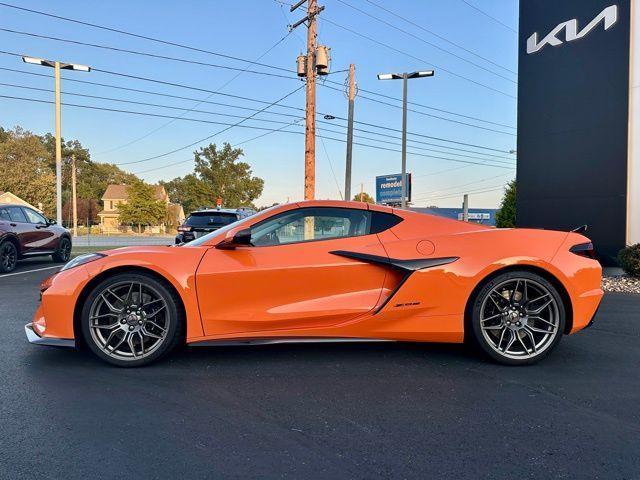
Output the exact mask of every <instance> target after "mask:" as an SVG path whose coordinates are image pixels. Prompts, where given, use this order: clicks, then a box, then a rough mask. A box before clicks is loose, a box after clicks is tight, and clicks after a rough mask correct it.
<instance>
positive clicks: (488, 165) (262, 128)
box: [0, 95, 514, 170]
mask: <svg viewBox="0 0 640 480" xmlns="http://www.w3.org/2000/svg"><path fill="white" fill-rule="evenodd" d="M0 98H6V99H12V100H22V101H28V102H35V103H46V104H52V103H53V102H52V101H50V100H39V99H33V98H25V97H16V96H9V95H0ZM65 105H66V106H70V107H78V108H86V109H91V110H102V111H107V112H116V113H128V114H134V115H142V116H150V117H160V118H174V117H170V116H168V115H161V114H153V113H146V112H135V111H130V110H121V109H114V108H105V107H96V106H92V105H82V104H73V103H65ZM194 121H197V122H203V123H212V124H218V125H227V126H228V128H226V129H223V130H222V131H220V132H216V133H214V134H212V135H210V136H209V137H207V138H205V139H202V140H199V141H198V142H194V143H193V144H191V145H189V146H194V145H195V144H197V143H200V142H202V141H204V140H208V139H209V138H211V137H213V136H215V135H218V134H219V133H222V132H223V131H227V130H229V129H231V128H233V127H241V128H248V129H253V130H263V131H265V130H266V131H268V132H273V133H275V132H276V131H282V132H283V133H292V134H298V135H304V132H292V131H287V130H284V129H268V128H264V127H255V126H249V125H241V123H242V122H237V123H234V124H227V123H222V122H215V121H207V120H194ZM283 128H284V127H283ZM318 138H324V139H327V140H333V141H336V142H340V143H346V140H343V139H341V138H334V137H327V136H318ZM353 144H354V145H358V146H362V147H367V148H372V149H375V150H382V151H387V152H395V153H399V152H400V150H395V149H391V148H386V147H381V146H378V145H370V144H366V143H362V142H354V143H353ZM189 146H185V147H182V148H180V149H176V150H174V151H172V152H170V153H175V152H178V151H180V150H184V149H185V148H188V147H189ZM408 153H409V154H410V155H413V156H417V157H423V158H431V159H436V160H445V161H448V162H457V163H464V164H468V165H479V166H484V167H494V168H503V169H507V170H513V169H514V167H508V166H504V165H496V164H493V163H486V162H472V161H469V160H460V159H455V158H447V157H440V156H435V155H426V154H422V153H417V152H413V151H409V152H408ZM166 155H169V153H166V154H162V155H158V156H155V157H152V158H147V159H143V160H137V161H134V162H125V163H120V164H116V165H125V164H131V163H140V162H142V161H147V160H153V159H155V158H160V157H161V156H166ZM175 164H176V163H175V162H172V163H171V165H175Z"/></svg>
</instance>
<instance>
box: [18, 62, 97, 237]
mask: <svg viewBox="0 0 640 480" xmlns="http://www.w3.org/2000/svg"><path fill="white" fill-rule="evenodd" d="M22 61H23V62H24V63H30V64H32V65H40V66H43V67H51V68H53V71H54V82H55V97H56V101H55V104H56V107H55V108H56V114H55V116H56V221H57V222H58V225H62V143H61V142H62V140H61V138H62V133H61V131H62V119H61V116H60V70H77V71H80V72H90V71H91V67H89V66H87V65H80V64H77V63H63V62H59V61H57V60H45V59H43V58H37V57H29V56H27V55H23V56H22Z"/></svg>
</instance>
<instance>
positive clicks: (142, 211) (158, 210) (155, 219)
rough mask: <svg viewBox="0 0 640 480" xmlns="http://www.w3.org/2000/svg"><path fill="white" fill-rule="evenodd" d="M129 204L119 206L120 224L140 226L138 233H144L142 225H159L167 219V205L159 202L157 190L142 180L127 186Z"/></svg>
mask: <svg viewBox="0 0 640 480" xmlns="http://www.w3.org/2000/svg"><path fill="white" fill-rule="evenodd" d="M127 197H128V198H127V203H119V204H118V208H117V210H118V214H119V216H120V222H121V223H126V224H133V225H138V233H142V225H157V224H160V223H162V222H163V221H164V220H165V219H166V217H167V205H166V204H165V203H164V202H162V201H161V200H158V199H157V198H156V195H155V189H154V187H152V186H151V185H147V184H146V183H144V182H143V181H142V180H136V181H134V182H133V183H131V184H130V185H128V186H127Z"/></svg>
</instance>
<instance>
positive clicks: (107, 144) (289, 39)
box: [0, 0, 518, 207]
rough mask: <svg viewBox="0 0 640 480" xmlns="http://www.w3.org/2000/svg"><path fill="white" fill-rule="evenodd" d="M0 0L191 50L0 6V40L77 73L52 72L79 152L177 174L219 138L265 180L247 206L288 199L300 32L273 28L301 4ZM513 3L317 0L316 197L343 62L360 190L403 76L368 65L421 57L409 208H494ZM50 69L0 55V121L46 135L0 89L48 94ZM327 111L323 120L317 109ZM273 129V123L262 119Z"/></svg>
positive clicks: (143, 170) (340, 138)
mask: <svg viewBox="0 0 640 480" xmlns="http://www.w3.org/2000/svg"><path fill="white" fill-rule="evenodd" d="M2 2H3V3H8V4H13V5H17V6H20V7H23V8H27V9H32V10H38V11H42V12H46V13H49V14H53V15H58V16H62V17H67V18H72V19H75V20H81V21H83V22H89V23H94V24H98V25H101V26H106V27H110V28H113V29H118V30H124V31H127V32H131V33H135V34H138V35H143V36H148V37H154V38H157V39H161V40H164V41H167V42H173V43H180V44H182V45H187V46H189V47H193V49H184V48H179V47H177V46H170V45H166V44H160V43H157V42H153V41H149V40H145V39H141V38H134V37H131V36H127V35H123V34H120V33H116V32H112V31H105V30H102V29H97V28H94V27H90V26H85V25H80V24H77V23H71V22H68V21H64V20H60V19H56V18H52V17H46V16H42V15H38V14H35V13H31V12H25V11H21V10H16V9H13V8H10V7H7V6H3V5H0V43H1V45H2V46H1V48H0V50H2V51H3V52H8V53H14V54H15V53H17V54H27V55H31V56H34V57H40V58H45V59H54V60H60V61H63V62H70V63H79V64H84V65H89V66H91V67H92V68H93V70H92V71H91V72H89V73H86V72H79V71H63V74H62V77H63V78H62V92H63V95H62V102H63V113H62V134H63V137H64V138H65V139H78V140H79V141H80V142H81V143H82V144H83V145H84V146H85V147H87V148H89V150H90V153H91V158H92V159H93V160H95V161H102V162H110V163H115V164H118V165H120V166H121V168H123V169H125V170H127V171H131V172H134V173H137V174H139V175H140V176H141V177H142V178H144V179H145V180H146V181H148V182H152V183H153V182H157V181H158V180H170V179H172V178H175V177H177V176H183V175H185V174H188V173H190V172H192V170H193V161H192V160H193V151H194V150H195V149H196V148H197V147H198V146H204V145H207V144H209V143H216V144H218V145H220V144H222V143H223V142H229V143H230V144H231V145H239V147H240V148H242V149H243V151H244V157H243V161H246V162H247V163H249V164H250V165H251V168H252V170H253V174H254V175H257V176H259V177H261V178H263V179H264V180H265V187H264V192H263V194H262V196H261V197H260V198H259V199H258V200H257V201H256V202H255V203H256V205H258V206H262V205H270V204H272V203H276V202H278V203H282V202H286V201H294V200H301V199H302V198H303V195H304V135H302V134H300V133H301V132H304V120H302V118H303V116H304V106H305V91H304V84H303V82H301V81H300V80H299V79H297V78H296V77H295V73H294V70H295V65H296V63H295V62H296V57H297V56H298V55H299V54H300V53H302V52H304V51H305V50H306V27H305V26H304V25H302V26H300V27H298V28H297V29H296V30H294V31H293V32H291V33H289V31H288V28H287V25H289V24H292V23H294V22H295V21H296V20H298V19H299V18H302V17H303V16H304V11H303V10H304V8H301V9H298V11H296V12H294V13H290V12H289V5H288V3H291V2H290V0H245V1H243V2H239V1H231V0H214V1H182V2H169V1H165V0H154V1H153V2H151V1H124V0H112V1H109V2H96V1H93V2H87V1H75V0H58V1H56V2H48V1H47V2H45V1H35V0H20V1H19V2H18V0H2ZM517 3H518V2H517V1H516V0H396V1H394V2H388V1H385V0H324V1H320V5H323V6H324V7H325V9H324V11H322V13H321V14H320V16H319V19H318V32H319V35H318V43H319V44H321V45H326V46H329V47H330V48H331V67H330V70H331V72H332V73H331V74H330V75H328V76H327V77H321V78H319V80H318V88H317V110H318V112H319V114H318V120H319V121H322V122H326V123H318V135H319V136H321V137H325V138H322V139H321V138H318V140H317V143H316V198H318V199H340V198H341V196H342V195H344V170H345V152H346V145H345V143H344V140H345V139H346V121H345V120H343V119H346V117H347V108H348V105H347V99H346V97H345V95H344V93H343V90H344V89H343V87H342V86H341V84H342V83H343V82H344V81H345V79H346V72H345V71H344V70H346V69H348V67H349V64H350V63H353V64H355V66H356V81H357V85H358V89H359V90H358V96H357V97H356V101H355V120H356V122H361V123H356V125H355V127H356V129H358V130H356V132H355V139H354V142H355V145H354V149H353V175H352V180H353V182H352V193H357V192H359V191H360V189H361V188H363V189H364V191H365V192H368V193H370V194H372V195H373V194H374V190H375V177H376V176H377V175H388V174H396V173H399V172H400V170H401V154H400V145H401V143H400V133H399V131H400V129H401V126H402V110H401V108H400V106H401V103H400V101H399V100H400V99H401V97H402V82H401V81H380V80H377V78H376V74H377V73H387V72H398V73H401V72H412V71H416V70H428V69H433V70H434V71H435V76H434V77H432V78H420V79H413V80H410V81H409V85H408V98H409V101H410V102H412V103H413V104H412V105H410V110H411V111H409V113H408V131H409V132H410V134H409V136H408V138H409V140H410V141H409V143H408V152H409V153H408V155H407V165H408V169H407V170H408V171H409V172H411V173H412V175H413V203H414V205H416V206H421V207H422V206H430V205H435V206H440V207H451V206H459V205H460V204H461V202H462V195H463V193H465V192H468V193H469V198H470V206H471V207H496V206H498V204H499V201H500V198H501V196H502V193H503V192H502V188H503V185H504V184H506V183H507V182H508V181H509V180H511V179H512V178H514V176H515V155H514V154H513V153H509V152H510V151H514V150H515V148H516V129H515V127H516V93H517V75H516V72H517V33H516V29H517V23H518V22H517V20H518V5H517ZM380 7H382V8H380ZM1 29H4V30H1ZM6 30H12V32H8V31H6ZM16 32H23V33H28V34H31V35H24V34H19V33H16ZM33 34H36V35H40V36H48V37H56V38H59V39H65V40H71V41H76V42H82V43H90V44H93V45H99V46H102V47H110V49H107V48H99V47H96V46H88V45H80V44H77V43H71V42H62V41H57V40H51V39H45V38H38V37H34V36H33ZM113 48H116V49H126V50H133V51H136V52H141V53H145V54H151V55H162V56H165V57H172V58H173V59H179V60H188V61H189V62H191V63H188V62H185V61H178V60H170V59H161V58H157V57H152V56H149V55H138V54H130V53H125V52H122V51H117V50H113ZM199 50H200V51H199ZM201 50H207V51H208V52H203V51H201ZM210 52H214V53H217V54H220V55H214V54H212V53H210ZM229 56H230V57H235V58H237V59H243V60H251V61H257V62H259V63H261V64H263V65H256V64H249V63H247V62H243V61H240V60H236V59H232V58H228V57H229ZM193 62H196V63H193ZM204 64H207V65H204ZM224 67H231V68H232V69H235V70H232V69H229V68H224ZM273 67H277V68H273ZM2 69H13V70H19V71H20V72H12V71H8V70H2ZM243 70H250V71H243ZM25 72H27V73H25ZM254 72H263V73H269V74H271V75H264V74H260V73H254ZM30 74H38V75H30ZM52 74H53V70H52V69H50V68H45V67H41V66H35V65H28V64H24V63H23V62H22V61H21V59H20V57H19V56H15V55H8V54H6V53H0V126H2V127H4V128H12V127H14V126H16V125H19V126H21V127H23V128H25V129H27V130H30V131H32V132H34V133H37V134H44V133H46V132H53V128H54V108H53V105H52V104H50V103H42V102H33V101H26V100H17V99H10V98H4V97H21V98H23V99H24V98H27V99H35V100H41V101H44V102H51V101H52V100H53V98H54V96H53V91H52V90H53V78H49V77H48V76H51V75H52ZM39 75H46V76H39ZM133 77H144V78H148V79H153V80H156V81H155V82H150V81H147V80H143V79H140V78H133ZM283 77H284V78H283ZM74 80H78V82H75V81H74ZM80 81H82V82H93V83H92V84H88V83H82V82H80ZM157 81H160V82H165V83H158V82H157ZM330 82H335V83H330ZM96 83H98V84H102V85H96ZM169 83H171V84H173V85H169ZM177 84H179V85H181V86H178V85H177ZM106 85H108V86H106ZM114 86H115V87H124V88H127V89H130V90H123V89H117V88H113V87H114ZM185 86H186V87H190V88H184V87H185ZM19 87H29V88H30V89H27V88H19ZM33 88H36V89H40V90H33ZM132 90H138V91H132ZM139 90H145V91H146V92H154V93H158V94H162V95H152V94H149V93H143V92H139ZM213 92H217V93H213ZM73 94H75V95H73ZM79 95H87V96H93V97H87V96H84V97H83V96H79ZM167 95H170V96H167ZM381 95H383V96H381ZM2 96H4V97H2ZM95 97H102V98H95ZM175 97H182V98H175ZM238 97H243V98H238ZM283 97H286V98H284V99H283ZM281 99H282V100H281ZM117 100H126V101H127V102H139V103H125V102H122V101H117ZM203 100H205V102H203V103H199V102H202V101H203ZM278 100H280V101H279V102H278V103H277V105H274V106H269V104H271V103H273V102H276V101H278ZM206 102H216V103H215V104H213V103H206ZM260 102H262V103H260ZM140 103H144V104H146V105H141V104H140ZM72 104H75V105H85V106H92V107H100V108H102V109H108V110H96V109H89V108H83V107H78V106H73V105H72ZM148 104H154V105H148ZM220 104H223V105H220ZM169 107H171V108H169ZM265 107H268V108H265ZM250 109H253V110H250ZM262 109H264V111H262V112H256V111H257V110H262ZM113 110H120V111H118V112H116V111H113ZM122 110H126V111H129V112H140V113H145V114H152V115H138V114H132V113H124V112H122ZM252 114H255V115H254V116H253V117H252V118H250V119H248V120H245V121H243V122H242V123H241V124H240V125H237V126H234V127H232V128H228V127H230V126H232V125H234V124H236V123H238V122H240V121H242V120H243V119H244V118H246V117H248V116H250V115H252ZM327 114H328V115H332V116H334V117H336V118H335V119H334V120H324V115H327ZM167 117H178V118H167ZM196 120H197V121H196ZM213 122H218V123H213ZM294 122H297V123H294ZM292 124H293V125H292ZM223 129H226V131H225V132H222V133H219V134H217V135H214V134H216V133H218V132H220V131H221V130H223ZM261 129H262V130H261ZM265 129H266V130H265ZM274 129H282V130H283V131H278V132H272V131H271V132H270V131H269V130H274ZM363 130H364V131H363ZM284 131H292V132H298V133H297V134H295V133H284ZM258 136H260V138H256V137H258ZM208 137H209V138H208ZM365 137H366V138H365ZM205 138H206V140H204V141H201V140H203V139H205ZM374 147H375V148H374ZM171 152H173V153H171ZM151 157H156V158H151Z"/></svg>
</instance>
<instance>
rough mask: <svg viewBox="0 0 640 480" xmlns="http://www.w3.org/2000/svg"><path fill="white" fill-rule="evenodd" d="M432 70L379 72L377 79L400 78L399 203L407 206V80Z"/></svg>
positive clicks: (424, 75)
mask: <svg viewBox="0 0 640 480" xmlns="http://www.w3.org/2000/svg"><path fill="white" fill-rule="evenodd" d="M434 75H435V72H434V71H433V70H421V71H418V72H412V73H379V74H378V80H402V176H401V179H402V198H401V199H400V205H401V207H402V208H407V181H406V180H407V83H408V82H407V80H409V79H411V78H422V77H433V76H434Z"/></svg>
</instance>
